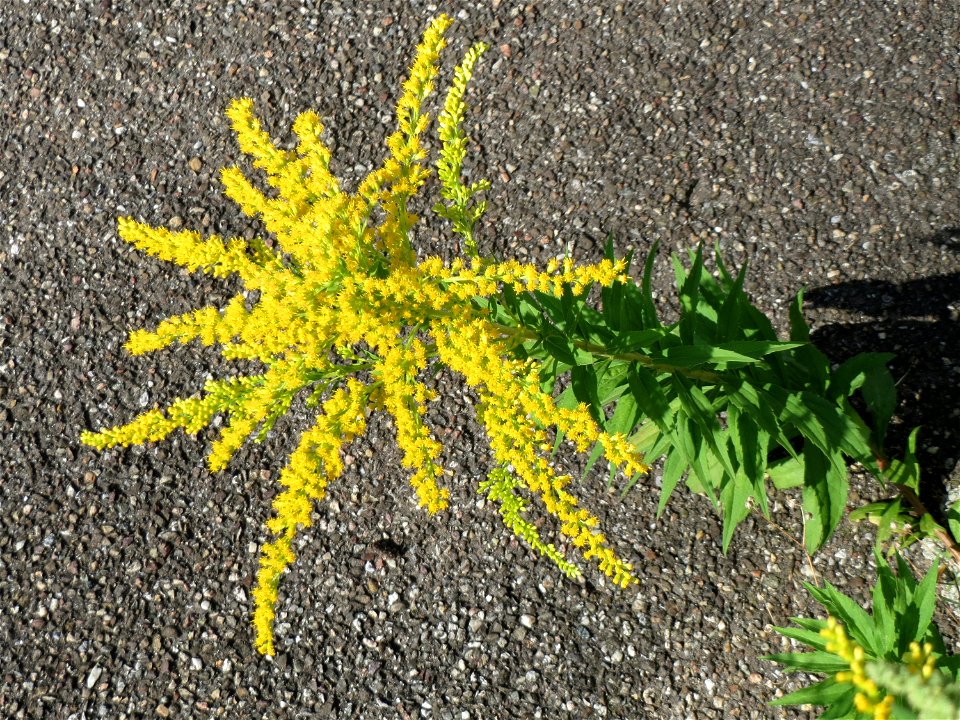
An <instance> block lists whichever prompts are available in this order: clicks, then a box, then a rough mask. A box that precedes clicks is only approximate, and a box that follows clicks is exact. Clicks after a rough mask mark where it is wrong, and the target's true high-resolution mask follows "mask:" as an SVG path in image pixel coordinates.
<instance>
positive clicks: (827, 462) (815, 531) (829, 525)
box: [803, 442, 847, 554]
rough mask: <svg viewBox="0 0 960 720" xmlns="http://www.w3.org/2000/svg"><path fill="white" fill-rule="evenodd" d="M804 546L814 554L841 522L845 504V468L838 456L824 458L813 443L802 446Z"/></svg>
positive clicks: (832, 455) (825, 455) (823, 454)
mask: <svg viewBox="0 0 960 720" xmlns="http://www.w3.org/2000/svg"><path fill="white" fill-rule="evenodd" d="M803 461H804V476H803V509H804V511H805V512H806V513H807V517H806V518H805V519H804V524H803V531H804V545H805V547H806V549H807V552H809V553H810V554H813V553H814V552H816V551H817V550H818V549H819V548H820V547H821V546H822V545H823V543H825V542H826V541H827V539H828V538H829V537H830V535H831V534H832V533H833V531H834V529H835V528H836V527H837V525H838V524H839V523H840V520H841V518H842V517H843V513H844V510H845V509H846V504H847V468H846V465H844V463H843V458H842V457H840V456H839V455H837V454H830V455H827V454H825V453H824V452H822V451H821V450H820V448H818V447H817V446H816V445H815V444H814V443H810V442H806V443H804V446H803Z"/></svg>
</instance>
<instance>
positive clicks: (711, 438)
mask: <svg viewBox="0 0 960 720" xmlns="http://www.w3.org/2000/svg"><path fill="white" fill-rule="evenodd" d="M671 379H672V382H673V387H674V389H675V390H676V391H677V396H678V397H679V398H680V403H681V406H682V407H683V409H684V410H685V411H686V414H687V416H688V417H690V418H691V419H693V421H694V422H696V423H697V425H698V426H699V427H700V431H701V433H702V434H703V439H704V441H705V442H706V443H707V446H708V447H709V448H710V450H711V451H712V452H713V454H714V456H715V457H716V458H717V460H718V461H719V462H720V464H721V465H722V466H723V469H724V471H725V472H726V473H727V475H729V476H730V477H733V476H734V475H735V474H736V471H735V470H734V469H733V465H732V463H731V462H730V457H729V455H728V454H727V441H726V433H725V432H724V431H723V430H722V429H721V427H720V421H719V420H718V419H717V412H716V410H715V409H714V407H713V404H712V403H711V402H710V400H709V399H708V398H707V396H706V395H704V393H703V391H702V390H701V389H700V388H699V387H697V386H696V385H694V384H693V383H689V382H687V381H686V380H684V379H683V378H681V377H679V376H677V375H674V376H673V377H672V378H671ZM716 484H719V483H716Z"/></svg>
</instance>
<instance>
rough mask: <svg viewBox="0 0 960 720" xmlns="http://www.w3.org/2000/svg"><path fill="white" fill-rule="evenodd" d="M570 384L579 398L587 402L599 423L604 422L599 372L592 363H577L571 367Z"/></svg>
mask: <svg viewBox="0 0 960 720" xmlns="http://www.w3.org/2000/svg"><path fill="white" fill-rule="evenodd" d="M570 385H571V387H572V388H573V392H574V394H575V395H576V396H577V400H579V401H580V402H582V403H586V404H587V406H588V407H589V409H590V414H591V415H593V419H594V420H596V421H597V422H598V423H600V424H601V426H602V423H603V409H602V408H603V406H602V405H601V404H600V396H599V394H598V393H597V372H596V370H594V368H593V366H592V365H575V366H574V367H572V368H570Z"/></svg>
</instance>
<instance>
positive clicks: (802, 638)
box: [774, 618, 827, 652]
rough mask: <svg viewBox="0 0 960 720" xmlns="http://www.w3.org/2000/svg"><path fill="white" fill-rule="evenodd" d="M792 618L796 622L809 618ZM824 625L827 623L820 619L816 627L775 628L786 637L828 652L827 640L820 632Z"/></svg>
mask: <svg viewBox="0 0 960 720" xmlns="http://www.w3.org/2000/svg"><path fill="white" fill-rule="evenodd" d="M791 619H792V620H794V621H795V622H796V621H797V620H800V619H803V620H807V619H808V618H791ZM824 627H826V623H825V622H823V621H819V626H818V627H817V628H816V629H809V628H794V627H775V628H774V630H776V631H777V632H778V633H780V634H781V635H783V636H784V637H788V638H792V639H793V640H797V641H799V642H802V643H803V644H805V645H809V646H810V647H812V648H813V649H814V650H820V651H823V652H826V650H827V640H826V638H824V637H823V636H822V635H821V634H820V631H821V630H822V629H823V628H824Z"/></svg>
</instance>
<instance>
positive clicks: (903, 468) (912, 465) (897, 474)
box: [883, 427, 920, 492]
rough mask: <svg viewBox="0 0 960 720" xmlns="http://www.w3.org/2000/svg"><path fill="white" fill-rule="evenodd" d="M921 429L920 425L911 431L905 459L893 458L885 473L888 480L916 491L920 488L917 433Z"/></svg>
mask: <svg viewBox="0 0 960 720" xmlns="http://www.w3.org/2000/svg"><path fill="white" fill-rule="evenodd" d="M919 431H920V428H918V427H915V428H914V429H913V430H911V431H910V436H909V437H908V438H907V451H906V453H905V455H904V458H903V460H891V461H890V466H889V467H888V468H887V470H886V471H885V472H884V475H883V479H884V480H885V481H886V482H889V483H893V484H894V485H903V486H904V487H908V488H910V489H911V490H913V491H914V492H918V491H919V490H920V466H919V465H918V464H917V433H918V432H919Z"/></svg>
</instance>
